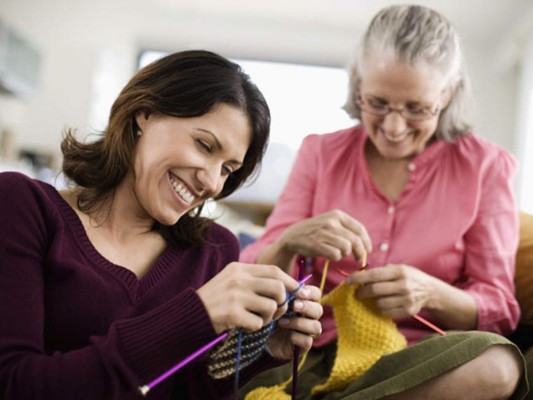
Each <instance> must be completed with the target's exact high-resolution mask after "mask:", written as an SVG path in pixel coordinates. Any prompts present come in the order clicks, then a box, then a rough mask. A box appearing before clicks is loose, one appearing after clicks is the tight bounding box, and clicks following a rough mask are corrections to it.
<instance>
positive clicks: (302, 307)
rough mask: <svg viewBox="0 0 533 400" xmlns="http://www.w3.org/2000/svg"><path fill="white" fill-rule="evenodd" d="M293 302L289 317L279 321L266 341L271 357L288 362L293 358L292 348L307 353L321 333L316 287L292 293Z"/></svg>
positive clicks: (305, 287)
mask: <svg viewBox="0 0 533 400" xmlns="http://www.w3.org/2000/svg"><path fill="white" fill-rule="evenodd" d="M294 296H295V300H294V303H293V311H294V313H293V314H292V316H291V317H288V318H287V317H282V318H281V319H279V322H278V328H277V329H276V330H275V331H274V333H273V334H272V336H271V337H270V339H269V341H268V348H269V350H270V352H271V353H272V355H273V356H274V357H276V358H279V359H284V360H288V359H291V358H292V357H293V353H294V346H298V347H300V348H301V349H302V350H303V351H307V350H309V349H310V348H311V346H312V344H313V339H316V338H317V337H319V336H320V334H321V333H322V325H321V324H320V321H318V319H319V318H320V317H321V316H322V312H323V310H322V305H321V304H320V303H319V302H318V301H319V300H320V290H319V289H318V288H317V287H316V286H304V287H302V288H301V289H300V290H298V291H297V292H295V293H294Z"/></svg>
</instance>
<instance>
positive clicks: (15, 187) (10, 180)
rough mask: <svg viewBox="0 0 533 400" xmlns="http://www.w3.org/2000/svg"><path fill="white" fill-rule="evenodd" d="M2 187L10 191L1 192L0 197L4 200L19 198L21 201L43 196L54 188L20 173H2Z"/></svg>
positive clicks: (0, 174) (0, 181)
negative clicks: (26, 198) (24, 198)
mask: <svg viewBox="0 0 533 400" xmlns="http://www.w3.org/2000/svg"><path fill="white" fill-rule="evenodd" d="M0 187H1V188H3V189H4V188H6V189H8V190H1V191H0V193H1V194H0V196H1V198H2V199H6V198H15V197H16V198H18V201H21V198H20V197H21V196H22V197H32V196H39V197H41V196H43V195H45V194H46V192H48V191H49V190H50V189H51V188H52V187H51V186H50V185H49V184H47V183H44V182H41V181H39V180H37V179H33V178H30V177H29V176H27V175H25V174H22V173H20V172H2V173H0Z"/></svg>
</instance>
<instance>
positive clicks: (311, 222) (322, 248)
mask: <svg viewBox="0 0 533 400" xmlns="http://www.w3.org/2000/svg"><path fill="white" fill-rule="evenodd" d="M278 245H279V247H280V249H282V251H284V252H288V253H290V254H292V255H295V254H298V255H301V256H311V257H318V256H321V257H325V258H327V259H330V260H333V261H338V260H340V259H341V258H343V257H346V256H348V255H350V254H352V253H353V254H355V255H356V256H357V258H361V257H362V256H363V254H364V252H367V253H369V252H370V251H372V242H371V240H370V236H369V235H368V232H367V231H366V228H365V227H364V225H363V224H361V223H360V222H359V221H357V220H356V219H354V218H352V217H351V216H349V215H348V214H346V213H345V212H344V211H341V210H333V211H328V212H326V213H324V214H320V215H318V216H316V217H312V218H308V219H305V220H302V221H300V222H297V223H295V224H293V225H291V226H290V227H289V228H287V229H286V230H285V232H284V233H283V235H281V237H280V238H279V240H278Z"/></svg>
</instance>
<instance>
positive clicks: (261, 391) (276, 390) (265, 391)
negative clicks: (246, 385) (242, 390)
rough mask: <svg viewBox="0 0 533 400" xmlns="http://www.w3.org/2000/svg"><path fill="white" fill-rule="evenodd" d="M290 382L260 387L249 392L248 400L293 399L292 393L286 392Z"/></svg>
mask: <svg viewBox="0 0 533 400" xmlns="http://www.w3.org/2000/svg"><path fill="white" fill-rule="evenodd" d="M287 384H288V382H284V383H282V384H281V385H276V386H271V387H264V386H261V387H258V388H256V389H254V390H252V391H251V392H250V393H248V394H247V395H246V397H245V399H246V400H291V395H290V394H287V393H285V387H286V386H287Z"/></svg>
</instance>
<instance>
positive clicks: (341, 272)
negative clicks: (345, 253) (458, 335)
mask: <svg viewBox="0 0 533 400" xmlns="http://www.w3.org/2000/svg"><path fill="white" fill-rule="evenodd" d="M333 268H335V269H336V270H337V272H339V273H340V274H341V275H344V276H348V275H350V274H349V273H348V272H346V271H343V270H342V269H340V268H337V267H335V266H333ZM413 318H415V319H417V320H418V321H420V322H422V323H423V324H424V325H426V326H427V327H429V328H431V329H433V330H434V331H435V332H437V333H440V334H441V335H442V336H444V335H446V332H444V331H443V330H442V329H440V328H439V327H438V326H436V325H434V324H432V323H431V322H429V321H428V320H427V319H425V318H424V317H421V316H420V315H418V314H415V315H413Z"/></svg>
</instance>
